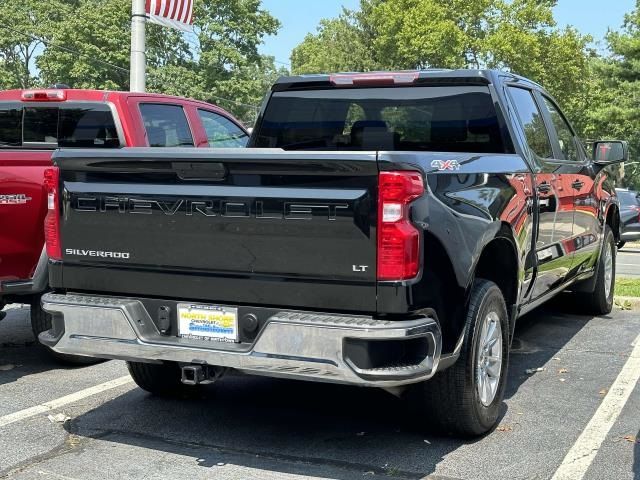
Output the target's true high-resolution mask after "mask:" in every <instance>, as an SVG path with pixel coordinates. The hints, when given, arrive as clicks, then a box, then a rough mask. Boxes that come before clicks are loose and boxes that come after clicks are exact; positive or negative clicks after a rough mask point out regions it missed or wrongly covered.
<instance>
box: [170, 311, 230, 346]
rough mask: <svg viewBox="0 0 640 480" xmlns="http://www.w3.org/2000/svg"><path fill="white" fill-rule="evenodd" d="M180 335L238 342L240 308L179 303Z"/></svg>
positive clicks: (196, 338)
mask: <svg viewBox="0 0 640 480" xmlns="http://www.w3.org/2000/svg"><path fill="white" fill-rule="evenodd" d="M178 336H180V337H182V338H188V339H192V340H205V341H209V342H226V343H237V342H238V341H239V339H238V309H237V308H234V307H226V306H222V305H206V304H197V303H179V304H178Z"/></svg>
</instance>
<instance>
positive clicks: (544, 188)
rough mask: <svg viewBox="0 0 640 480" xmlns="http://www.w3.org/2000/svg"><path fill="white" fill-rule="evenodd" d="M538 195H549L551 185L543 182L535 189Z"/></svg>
mask: <svg viewBox="0 0 640 480" xmlns="http://www.w3.org/2000/svg"><path fill="white" fill-rule="evenodd" d="M536 189H537V190H538V192H539V193H549V192H550V191H551V184H549V183H547V182H544V183H541V184H540V185H538V186H537V187H536Z"/></svg>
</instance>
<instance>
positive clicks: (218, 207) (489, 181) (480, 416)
mask: <svg viewBox="0 0 640 480" xmlns="http://www.w3.org/2000/svg"><path fill="white" fill-rule="evenodd" d="M249 146H250V147H255V148H247V149H243V150H241V151H235V152H230V151H229V150H226V151H223V152H216V151H212V150H207V151H199V152H198V151H193V150H191V151H188V150H184V149H181V150H176V151H172V152H167V151H166V150H164V151H163V150H159V149H123V150H121V151H118V152H115V153H114V154H111V153H109V152H104V151H99V150H95V149H94V150H75V151H72V150H68V149H61V150H60V151H58V152H56V157H55V159H56V167H53V168H51V169H50V170H49V171H48V172H49V173H48V175H49V176H48V181H47V189H48V193H49V195H50V198H51V199H52V200H51V204H50V210H49V217H48V219H49V220H48V222H49V223H48V227H49V226H50V228H47V247H48V248H49V249H50V250H51V255H50V257H51V258H50V264H49V268H50V271H49V273H50V283H51V286H52V288H53V290H54V292H52V293H47V294H46V295H45V296H43V299H42V301H43V306H44V309H45V310H46V311H48V312H51V313H52V314H54V318H55V320H54V322H53V328H52V329H51V330H49V331H47V332H43V333H42V334H40V340H41V341H42V342H44V343H47V344H48V345H50V346H51V347H52V348H53V349H55V350H56V351H58V352H60V353H69V354H79V355H90V356H98V357H104V358H119V359H125V360H127V361H128V362H129V363H128V366H129V371H130V373H131V375H132V377H133V379H134V380H135V381H136V382H137V384H138V385H139V386H140V387H142V388H143V389H145V390H148V391H150V392H152V393H155V394H160V395H162V394H175V393H176V392H177V391H179V390H182V389H184V388H192V387H193V386H194V385H197V384H199V383H206V382H212V381H215V380H217V379H218V378H219V377H220V376H221V375H222V374H223V373H224V372H225V370H226V369H228V368H232V369H238V370H241V371H245V372H249V373H253V374H259V375H268V376H274V377H288V378H293V379H300V380H313V381H324V382H334V383H346V384H351V385H360V386H368V387H379V388H385V389H387V390H389V391H390V392H392V393H393V394H395V395H398V396H404V397H405V398H406V399H407V401H408V402H409V405H410V406H412V407H414V408H415V419H416V420H420V419H428V420H429V421H430V422H432V423H437V424H439V425H440V426H441V427H442V428H443V429H444V430H445V431H447V432H456V433H457V434H460V435H465V436H473V435H480V434H483V433H485V432H487V431H489V430H490V429H491V428H493V427H494V426H495V425H496V422H497V421H498V419H499V418H500V413H501V412H502V411H503V408H504V407H503V397H504V394H505V390H506V387H507V382H506V379H507V370H508V365H509V351H510V346H511V341H512V338H513V332H514V328H515V325H516V321H517V319H518V317H520V316H521V315H524V314H525V313H527V312H529V311H531V310H532V309H534V308H536V307H538V306H539V305H541V304H543V303H545V302H547V301H548V300H550V299H551V298H553V297H554V296H555V295H557V294H558V293H560V292H562V291H564V290H566V289H570V290H571V291H572V293H573V295H574V296H575V298H576V299H577V301H576V303H577V304H579V305H580V306H581V308H582V309H585V310H586V309H588V310H589V311H590V312H591V313H593V314H605V313H608V312H610V311H611V309H612V306H613V294H614V286H615V285H614V282H615V256H616V248H615V242H616V241H618V240H619V224H620V221H619V212H618V201H617V197H616V195H615V193H614V183H613V179H612V177H611V176H610V173H611V172H610V170H611V168H609V166H610V165H612V164H614V163H616V162H621V161H624V160H625V159H626V158H627V157H628V153H627V151H628V150H627V145H626V143H625V142H615V141H612V142H606V143H603V142H596V146H595V147H596V149H598V151H599V150H605V148H604V147H607V148H608V150H607V152H609V154H608V157H607V158H606V159H602V158H598V159H593V158H592V152H586V151H585V149H584V147H583V146H582V143H581V142H580V141H579V140H578V138H577V137H576V134H575V131H574V130H573V128H572V127H571V125H570V124H569V123H568V122H567V120H566V117H565V116H564V115H563V114H562V111H561V110H560V108H559V106H558V104H557V103H556V102H555V101H554V100H553V99H552V98H551V97H550V96H549V94H548V93H546V92H545V90H544V89H542V88H541V87H540V86H539V85H537V84H535V83H533V82H531V81H529V80H527V79H525V78H522V77H519V76H516V75H512V74H509V73H504V72H496V71H478V70H442V71H439V70H429V71H415V72H380V73H364V74H336V75H304V76H297V77H288V78H282V79H280V80H279V81H278V82H277V83H276V84H275V85H274V86H273V88H272V91H271V93H270V95H269V98H268V99H267V101H266V102H264V104H263V110H262V112H261V114H260V116H259V120H258V122H257V124H256V126H255V130H254V132H253V134H252V136H251V139H250V141H249ZM601 147H602V148H601ZM141 165H144V168H141ZM205 169H206V171H205ZM196 179H197V181H195V180H196ZM549 408H550V409H551V408H553V405H549Z"/></svg>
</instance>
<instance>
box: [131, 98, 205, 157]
mask: <svg viewBox="0 0 640 480" xmlns="http://www.w3.org/2000/svg"><path fill="white" fill-rule="evenodd" d="M140 113H141V115H142V120H143V122H144V128H145V130H146V132H147V140H148V142H149V146H150V147H193V136H192V135H191V129H190V128H189V122H188V121H187V116H186V115H185V113H184V109H183V108H182V107H181V106H179V105H165V104H160V103H141V104H140Z"/></svg>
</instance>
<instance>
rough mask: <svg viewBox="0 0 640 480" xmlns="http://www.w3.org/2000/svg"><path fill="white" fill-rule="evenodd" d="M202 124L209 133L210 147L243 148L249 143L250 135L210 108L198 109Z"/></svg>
mask: <svg viewBox="0 0 640 480" xmlns="http://www.w3.org/2000/svg"><path fill="white" fill-rule="evenodd" d="M198 115H199V116H200V120H201V121H202V126H203V127H204V130H205V132H206V133H207V140H208V142H209V146H210V147H214V148H242V147H245V146H246V145H247V140H248V139H249V136H248V135H247V134H246V133H245V132H244V131H243V130H242V129H241V128H240V127H239V126H238V125H236V124H235V123H233V122H232V121H231V120H229V119H228V118H225V117H223V116H222V115H218V114H217V113H215V112H210V111H209V110H201V109H198Z"/></svg>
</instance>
